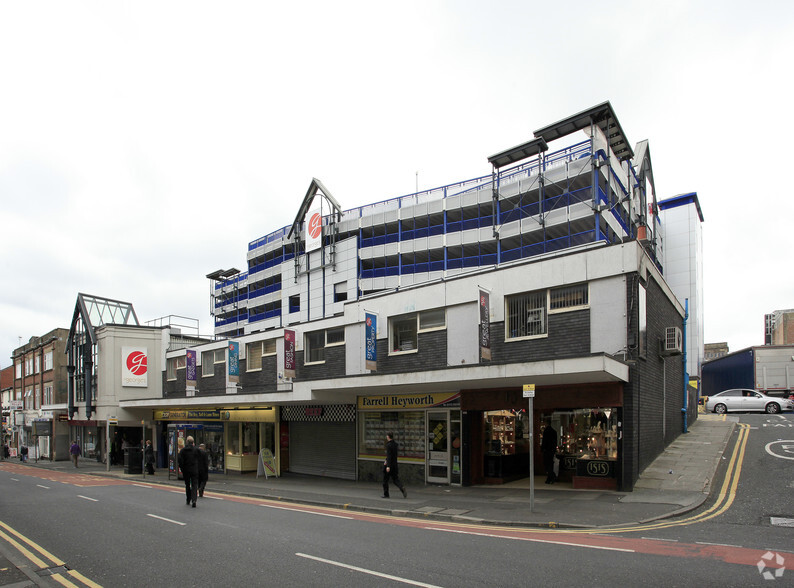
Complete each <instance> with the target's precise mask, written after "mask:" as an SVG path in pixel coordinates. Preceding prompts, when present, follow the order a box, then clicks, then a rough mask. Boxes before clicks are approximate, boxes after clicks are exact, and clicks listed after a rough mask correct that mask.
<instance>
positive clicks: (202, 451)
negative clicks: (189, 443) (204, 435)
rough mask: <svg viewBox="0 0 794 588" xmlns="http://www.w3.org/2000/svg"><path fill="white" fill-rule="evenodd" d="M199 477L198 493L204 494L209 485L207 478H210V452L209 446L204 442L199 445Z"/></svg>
mask: <svg viewBox="0 0 794 588" xmlns="http://www.w3.org/2000/svg"><path fill="white" fill-rule="evenodd" d="M198 450H199V455H200V456H201V457H199V477H198V495H199V496H204V488H205V487H206V485H207V480H209V479H210V454H209V453H207V448H206V447H205V445H204V444H203V443H202V444H201V445H199V449H198Z"/></svg>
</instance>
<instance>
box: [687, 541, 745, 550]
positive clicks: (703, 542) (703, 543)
mask: <svg viewBox="0 0 794 588" xmlns="http://www.w3.org/2000/svg"><path fill="white" fill-rule="evenodd" d="M695 543H697V544H698V545H714V546H715V547H738V548H739V549H741V547H742V546H741V545H731V544H730V543H709V542H707V541H695Z"/></svg>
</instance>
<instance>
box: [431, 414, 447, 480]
mask: <svg viewBox="0 0 794 588" xmlns="http://www.w3.org/2000/svg"><path fill="white" fill-rule="evenodd" d="M449 459H450V458H449V412H448V411H443V412H428V413H427V481H428V482H435V483H438V484H449Z"/></svg>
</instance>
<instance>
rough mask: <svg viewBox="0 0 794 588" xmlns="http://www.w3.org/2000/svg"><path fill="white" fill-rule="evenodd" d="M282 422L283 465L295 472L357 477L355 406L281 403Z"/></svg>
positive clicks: (347, 477)
mask: <svg viewBox="0 0 794 588" xmlns="http://www.w3.org/2000/svg"><path fill="white" fill-rule="evenodd" d="M281 421H282V422H281V426H282V429H281V435H280V443H281V460H282V467H285V469H287V468H288V469H289V471H290V472H294V473H296V474H308V475H310V476H324V477H329V478H339V479H342V480H355V479H356V407H355V405H353V404H324V405H305V404H293V405H287V406H282V407H281ZM286 464H288V466H287V465H286Z"/></svg>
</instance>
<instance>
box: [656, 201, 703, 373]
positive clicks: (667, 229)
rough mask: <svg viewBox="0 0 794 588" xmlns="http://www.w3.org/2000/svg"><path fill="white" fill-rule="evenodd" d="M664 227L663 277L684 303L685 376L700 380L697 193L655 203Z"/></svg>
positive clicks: (700, 220) (700, 231) (700, 275)
mask: <svg viewBox="0 0 794 588" xmlns="http://www.w3.org/2000/svg"><path fill="white" fill-rule="evenodd" d="M659 216H660V218H661V221H662V226H663V227H664V258H663V260H662V262H663V265H664V277H665V280H666V281H667V283H668V284H669V285H670V287H671V288H672V289H673V292H675V295H676V296H677V297H678V300H679V301H680V302H681V303H682V304H684V303H685V301H687V302H688V316H689V319H688V320H687V325H686V357H687V366H686V367H687V373H688V374H689V376H690V381H693V380H696V381H699V380H700V375H701V365H702V364H703V361H704V359H705V352H704V346H705V342H704V340H703V337H704V332H705V320H704V309H703V229H702V224H703V211H702V210H701V209H700V202H699V201H698V196H697V193H695V192H690V193H688V194H680V195H678V196H674V197H672V198H666V199H664V200H660V201H659Z"/></svg>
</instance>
